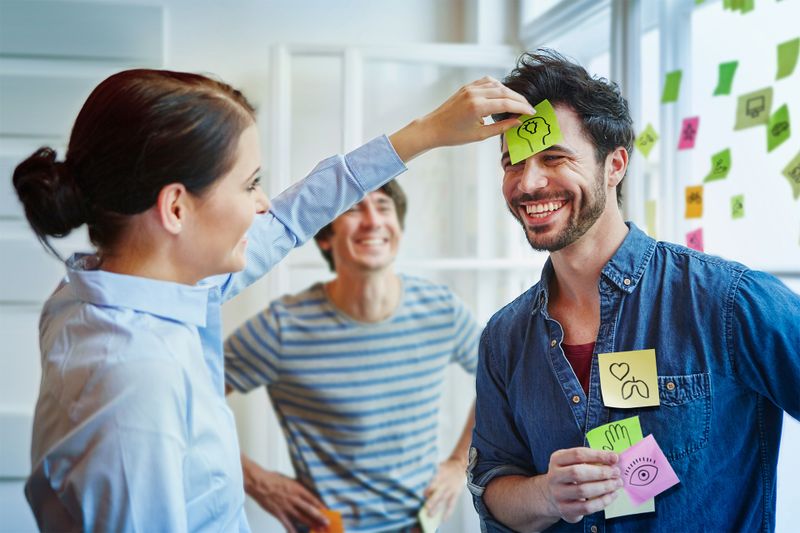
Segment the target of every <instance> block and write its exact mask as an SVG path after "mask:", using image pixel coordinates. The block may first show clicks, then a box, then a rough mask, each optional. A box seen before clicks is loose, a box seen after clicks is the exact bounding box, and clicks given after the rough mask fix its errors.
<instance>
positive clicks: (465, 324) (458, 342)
mask: <svg viewBox="0 0 800 533" xmlns="http://www.w3.org/2000/svg"><path fill="white" fill-rule="evenodd" d="M452 299H453V328H454V332H453V335H454V339H455V340H454V343H453V344H454V350H453V356H452V358H451V359H450V361H451V362H453V363H458V365H460V366H461V368H463V369H464V370H465V371H466V372H467V373H469V374H472V375H473V376H474V375H475V372H476V371H477V369H478V343H479V341H480V335H481V328H480V326H478V323H477V322H476V321H475V318H474V317H473V316H472V313H470V311H469V309H467V307H466V306H465V305H464V302H462V301H461V299H460V298H459V297H458V296H456V295H455V294H452Z"/></svg>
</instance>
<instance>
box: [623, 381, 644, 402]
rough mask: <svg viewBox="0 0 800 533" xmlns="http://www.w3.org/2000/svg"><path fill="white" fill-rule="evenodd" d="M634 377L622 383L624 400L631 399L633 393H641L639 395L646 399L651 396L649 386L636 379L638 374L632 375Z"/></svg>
mask: <svg viewBox="0 0 800 533" xmlns="http://www.w3.org/2000/svg"><path fill="white" fill-rule="evenodd" d="M632 377H633V379H629V380H628V381H626V382H625V383H623V384H622V399H623V400H630V399H631V397H632V396H633V393H634V392H635V393H636V394H638V395H639V397H641V398H644V399H645V400H646V399H647V398H649V397H650V388H649V387H648V386H647V383H645V382H644V381H642V380H639V379H636V376H632Z"/></svg>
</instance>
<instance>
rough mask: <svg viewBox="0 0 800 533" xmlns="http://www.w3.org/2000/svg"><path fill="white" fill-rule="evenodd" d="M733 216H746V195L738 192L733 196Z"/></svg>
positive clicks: (736, 217) (735, 217) (737, 217)
mask: <svg viewBox="0 0 800 533" xmlns="http://www.w3.org/2000/svg"><path fill="white" fill-rule="evenodd" d="M731 218H732V219H734V220H736V219H739V218H744V195H743V194H737V195H736V196H732V197H731Z"/></svg>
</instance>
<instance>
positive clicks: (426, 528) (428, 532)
mask: <svg viewBox="0 0 800 533" xmlns="http://www.w3.org/2000/svg"><path fill="white" fill-rule="evenodd" d="M417 518H419V525H420V527H422V533H436V531H437V530H438V529H439V525H441V523H442V518H444V509H443V508H440V509H439V512H438V513H436V514H435V515H433V516H431V515H429V514H428V506H427V505H423V506H422V509H420V510H419V513H418V514H417Z"/></svg>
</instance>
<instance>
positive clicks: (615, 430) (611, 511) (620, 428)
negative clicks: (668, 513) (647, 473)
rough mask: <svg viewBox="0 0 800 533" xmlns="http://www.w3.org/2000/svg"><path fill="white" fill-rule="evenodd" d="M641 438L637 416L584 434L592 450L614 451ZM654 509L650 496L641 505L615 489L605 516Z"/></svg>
mask: <svg viewBox="0 0 800 533" xmlns="http://www.w3.org/2000/svg"><path fill="white" fill-rule="evenodd" d="M642 439H643V437H642V426H641V425H640V424H639V417H638V416H632V417H630V418H624V419H622V420H617V421H615V422H609V423H608V424H604V425H602V426H600V427H596V428H594V429H593V430H591V431H589V432H588V433H587V434H586V441H587V442H588V443H589V447H590V448H592V449H593V450H608V451H613V452H616V453H620V452H622V451H625V450H627V449H628V448H630V447H631V446H633V445H634V444H636V443H638V442H639V441H641V440H642ZM653 511H655V501H654V500H653V498H650V499H649V500H647V501H646V502H644V503H642V504H641V505H636V504H634V503H633V502H632V501H631V500H630V497H628V494H627V493H626V492H625V490H623V489H619V491H617V498H616V499H615V500H614V501H613V502H611V503H610V504H609V505H608V506H606V508H605V510H604V512H605V516H606V518H607V519H608V518H614V517H617V516H628V515H632V514H639V513H652V512H653Z"/></svg>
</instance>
